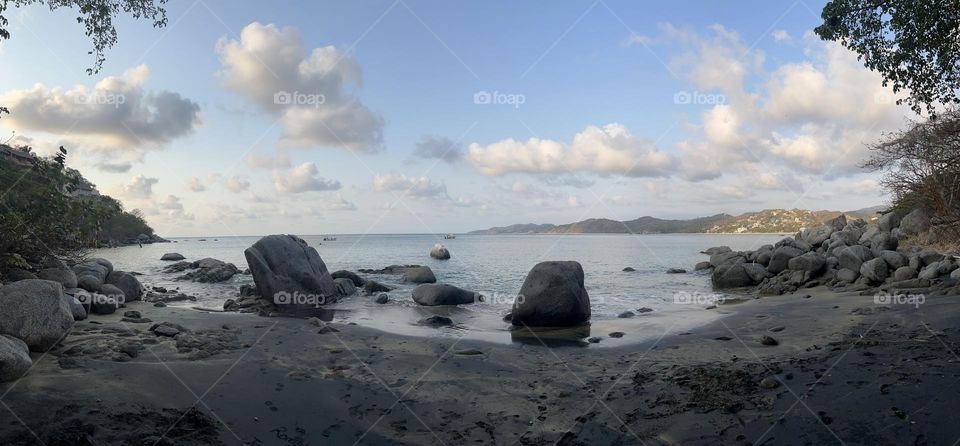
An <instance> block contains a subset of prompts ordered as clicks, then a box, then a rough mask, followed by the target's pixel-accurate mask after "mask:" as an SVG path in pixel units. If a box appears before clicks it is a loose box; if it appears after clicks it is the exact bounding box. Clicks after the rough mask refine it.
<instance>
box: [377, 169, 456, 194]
mask: <svg viewBox="0 0 960 446" xmlns="http://www.w3.org/2000/svg"><path fill="white" fill-rule="evenodd" d="M373 190H375V191H377V192H393V193H399V194H400V195H403V196H410V197H415V198H433V199H448V198H450V196H449V195H448V194H447V186H446V185H445V184H443V183H435V182H434V181H433V180H431V179H429V178H427V177H419V178H416V177H407V176H406V175H403V174H396V173H390V174H386V175H376V176H374V177H373Z"/></svg>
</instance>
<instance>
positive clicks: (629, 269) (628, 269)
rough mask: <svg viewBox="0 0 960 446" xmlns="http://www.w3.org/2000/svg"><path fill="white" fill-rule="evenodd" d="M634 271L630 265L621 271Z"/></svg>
mask: <svg viewBox="0 0 960 446" xmlns="http://www.w3.org/2000/svg"><path fill="white" fill-rule="evenodd" d="M707 263H708V264H709V263H710V262H707ZM634 271H636V270H635V269H633V267H630V266H628V267H626V268H624V269H623V272H625V273H632V272H634Z"/></svg>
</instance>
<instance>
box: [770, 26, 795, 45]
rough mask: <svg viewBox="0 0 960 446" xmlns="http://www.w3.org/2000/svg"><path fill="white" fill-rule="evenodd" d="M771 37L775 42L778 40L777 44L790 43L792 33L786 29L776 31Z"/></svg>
mask: <svg viewBox="0 0 960 446" xmlns="http://www.w3.org/2000/svg"><path fill="white" fill-rule="evenodd" d="M771 35H772V36H773V40H776V41H777V42H789V41H790V33H788V32H787V30H785V29H777V30H774V31H773V33H772V34H771Z"/></svg>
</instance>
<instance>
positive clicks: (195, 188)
mask: <svg viewBox="0 0 960 446" xmlns="http://www.w3.org/2000/svg"><path fill="white" fill-rule="evenodd" d="M187 190H189V191H190V192H203V191H205V190H207V188H206V187H205V186H204V185H203V183H202V182H201V181H200V179H199V178H197V177H193V178H190V180H189V181H187Z"/></svg>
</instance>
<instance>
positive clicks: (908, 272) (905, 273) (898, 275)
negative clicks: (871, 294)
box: [893, 266, 917, 282]
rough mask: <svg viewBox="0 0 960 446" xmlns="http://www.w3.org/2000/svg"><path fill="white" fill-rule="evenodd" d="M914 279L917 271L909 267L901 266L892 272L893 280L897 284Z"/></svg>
mask: <svg viewBox="0 0 960 446" xmlns="http://www.w3.org/2000/svg"><path fill="white" fill-rule="evenodd" d="M914 277H917V270H915V269H913V268H911V267H909V266H901V267H899V268H897V269H896V270H894V271H893V280H894V281H897V282H902V281H904V280H910V279H913V278H914Z"/></svg>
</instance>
